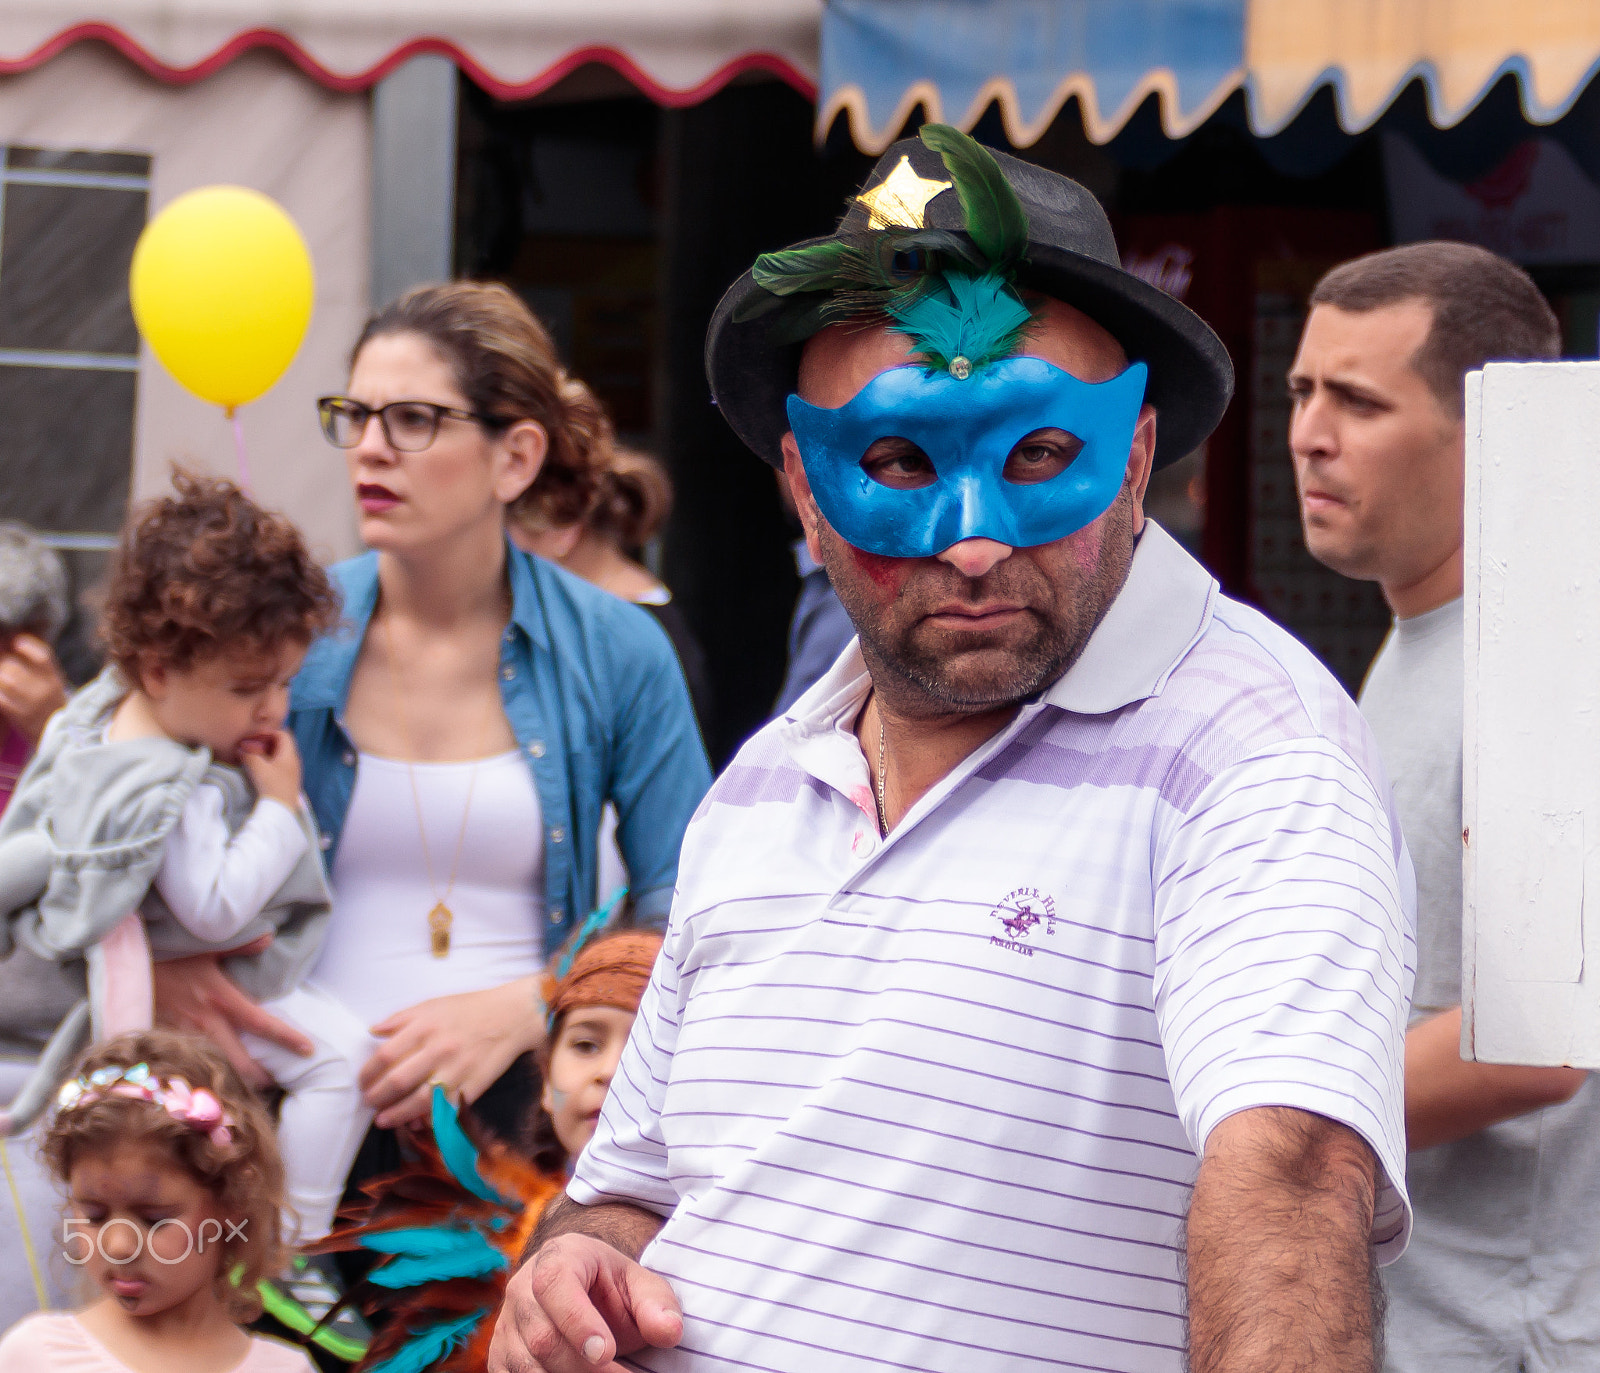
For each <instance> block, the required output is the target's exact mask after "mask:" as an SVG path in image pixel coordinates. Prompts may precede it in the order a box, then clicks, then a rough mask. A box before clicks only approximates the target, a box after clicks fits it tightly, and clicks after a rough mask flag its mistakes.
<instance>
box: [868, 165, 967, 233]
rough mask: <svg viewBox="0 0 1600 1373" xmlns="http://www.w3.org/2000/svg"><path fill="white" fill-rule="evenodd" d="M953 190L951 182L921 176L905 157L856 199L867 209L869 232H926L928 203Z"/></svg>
mask: <svg viewBox="0 0 1600 1373" xmlns="http://www.w3.org/2000/svg"><path fill="white" fill-rule="evenodd" d="M949 189H950V182H948V181H928V180H924V179H923V178H922V177H920V176H918V175H917V173H916V170H915V169H914V168H913V167H912V165H911V159H910V158H909V157H902V158H901V159H900V161H899V162H898V163H897V164H896V166H895V169H894V170H893V171H892V172H890V173H889V175H888V176H886V177H884V179H883V180H882V181H880V182H879V183H878V184H877V185H876V186H874V187H873V188H872V189H871V190H870V191H863V192H862V193H861V194H860V195H858V196H857V197H856V200H857V201H858V202H859V203H860V204H862V205H865V206H866V208H867V213H868V215H869V216H870V218H869V219H868V222H867V228H869V229H922V228H926V227H927V226H926V225H925V224H924V223H923V222H922V220H923V215H924V214H925V212H926V211H927V208H928V202H929V201H930V200H932V199H933V198H934V196H936V195H938V194H939V193H940V192H941V191H948V190H949Z"/></svg>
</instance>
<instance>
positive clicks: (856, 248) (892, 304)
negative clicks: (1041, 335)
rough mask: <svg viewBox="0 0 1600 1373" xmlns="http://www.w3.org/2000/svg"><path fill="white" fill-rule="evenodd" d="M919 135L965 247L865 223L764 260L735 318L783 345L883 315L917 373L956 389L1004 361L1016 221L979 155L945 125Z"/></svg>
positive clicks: (1015, 340) (1012, 338) (1016, 328)
mask: <svg viewBox="0 0 1600 1373" xmlns="http://www.w3.org/2000/svg"><path fill="white" fill-rule="evenodd" d="M919 136H920V138H921V139H922V142H923V144H924V145H925V146H926V147H928V148H929V149H930V150H931V151H933V152H936V153H938V154H939V156H940V158H941V159H942V160H943V162H944V166H945V170H946V172H947V173H948V174H949V176H950V185H951V187H952V188H953V189H954V190H955V192H956V195H957V197H958V198H959V199H960V201H961V211H962V215H963V216H964V218H965V221H966V235H965V237H963V236H962V235H961V234H958V233H955V232H953V231H951V230H949V229H927V228H914V227H899V226H895V225H888V226H885V227H877V228H874V227H871V226H872V225H873V224H876V223H877V219H876V216H873V217H870V218H869V220H868V227H867V228H865V229H855V230H850V231H843V230H841V232H840V233H839V234H838V235H836V236H835V237H833V238H829V239H826V240H824V241H823V242H821V243H813V244H809V245H808V246H806V247H803V248H789V249H786V250H784V251H783V252H777V253H765V254H763V255H762V256H761V257H759V258H757V259H756V263H755V266H754V268H753V269H752V273H751V274H752V276H753V277H754V278H755V282H756V285H758V286H759V287H761V289H762V292H763V294H762V295H760V296H757V297H756V298H755V300H754V301H753V302H752V303H751V304H750V305H748V306H746V307H745V308H744V309H743V310H742V311H740V312H739V313H738V314H736V315H735V319H737V320H748V319H754V318H758V317H760V316H762V315H765V314H771V315H772V316H773V322H772V325H771V337H772V340H773V342H775V343H795V342H798V341H799V340H801V339H805V338H809V337H810V336H811V335H812V334H814V333H816V332H817V331H818V330H819V329H822V328H823V327H825V326H826V325H829V324H835V323H839V322H842V321H848V320H853V319H863V318H866V319H870V318H872V317H874V316H876V317H883V316H887V317H888V318H889V319H890V320H892V321H893V322H894V324H893V327H894V328H895V329H897V330H899V331H900V332H901V333H903V334H905V335H907V337H909V338H910V339H911V340H912V342H913V343H914V344H915V345H916V349H917V351H918V352H919V353H921V354H922V357H923V359H924V364H923V365H924V366H926V367H927V368H928V369H929V370H930V371H949V372H950V373H951V374H952V375H954V376H956V377H957V378H958V379H964V378H966V377H967V376H969V375H970V374H971V373H972V372H973V371H974V370H976V369H977V368H979V367H983V366H985V365H986V364H988V363H990V362H994V361H996V360H998V359H999V358H1003V357H1007V356H1009V355H1010V354H1011V353H1013V352H1015V351H1016V348H1017V346H1018V344H1019V343H1020V342H1021V341H1022V337H1023V335H1024V333H1025V332H1026V331H1027V328H1028V325H1029V324H1030V323H1031V321H1032V313H1031V312H1030V311H1029V309H1028V307H1027V306H1026V305H1024V304H1023V302H1022V300H1021V298H1020V297H1019V296H1018V295H1017V292H1016V288H1015V285H1014V279H1015V276H1016V272H1017V269H1018V268H1019V267H1020V266H1021V265H1022V263H1023V261H1024V259H1025V258H1026V256H1027V251H1028V216H1027V212H1026V211H1025V210H1024V209H1023V207H1022V202H1021V201H1020V200H1019V199H1018V198H1017V193H1016V192H1015V191H1014V190H1012V188H1011V183H1010V182H1008V181H1007V180H1006V178H1005V173H1004V172H1003V171H1002V170H1001V169H1000V164H999V163H998V162H996V161H995V159H994V157H993V156H992V155H991V154H990V153H989V151H988V150H987V149H986V148H984V147H983V146H982V145H981V144H979V143H977V142H976V141H974V140H973V139H972V138H969V137H968V136H967V135H966V134H964V133H962V132H961V131H960V130H959V129H956V128H952V127H951V126H950V125H948V124H925V125H924V126H923V127H922V131H921V133H920V135H919ZM902 165H904V164H902ZM883 184H884V185H887V183H883ZM919 184H920V185H923V186H929V185H932V184H937V183H927V182H919ZM941 189H942V186H941ZM868 194H869V195H870V194H871V192H869V193H868ZM861 199H863V200H865V199H866V197H865V196H863V197H861Z"/></svg>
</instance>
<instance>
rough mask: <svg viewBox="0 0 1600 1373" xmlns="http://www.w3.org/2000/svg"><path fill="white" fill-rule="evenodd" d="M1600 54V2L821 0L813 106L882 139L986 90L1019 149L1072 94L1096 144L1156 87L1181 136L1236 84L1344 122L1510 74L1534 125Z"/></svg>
mask: <svg viewBox="0 0 1600 1373" xmlns="http://www.w3.org/2000/svg"><path fill="white" fill-rule="evenodd" d="M1597 65H1600V0H1539V2H1538V3H1537V4H1533V5H1517V4H1514V3H1512V0H828V3H827V7H826V9H825V10H824V13H823V21H822V84H821V91H820V93H819V96H818V107H817V114H818V121H819V128H821V129H823V130H826V129H827V128H828V127H829V126H830V125H831V124H832V122H833V120H834V118H835V117H836V116H837V115H838V114H839V113H840V112H841V111H842V112H845V113H846V114H847V115H848V117H849V120H850V125H851V131H852V133H853V135H854V137H855V141H856V143H857V144H858V145H859V146H860V147H862V148H863V149H865V150H867V151H869V152H877V151H881V150H882V149H883V148H885V147H887V146H888V144H889V143H890V142H891V141H892V140H893V139H894V137H895V136H896V134H897V133H898V132H899V131H900V129H901V128H902V127H903V126H904V125H905V122H906V120H907V119H908V118H909V117H910V115H911V113H912V111H913V110H914V109H915V108H916V107H917V106H918V105H921V106H922V107H923V109H924V111H925V112H926V116H927V117H928V118H929V119H936V120H944V121H947V122H949V123H954V124H958V125H960V126H961V127H963V128H969V129H970V128H971V127H972V126H973V124H975V123H976V122H977V121H978V119H979V118H980V116H981V115H982V114H983V112H984V110H985V109H986V108H987V107H988V106H989V105H990V103H991V102H997V103H998V105H999V109H1000V114H1001V118H1002V119H1003V120H1004V123H1005V129H1006V136H1007V138H1009V139H1010V140H1011V142H1012V143H1013V144H1014V145H1015V146H1018V147H1025V146H1027V145H1028V144H1030V143H1033V142H1034V141H1036V140H1037V139H1038V138H1039V136H1040V135H1041V134H1042V133H1043V132H1044V130H1045V129H1046V128H1047V127H1048V126H1049V124H1050V122H1051V120H1053V119H1054V118H1055V116H1056V114H1057V113H1058V112H1059V110H1060V109H1061V106H1062V105H1063V104H1064V103H1066V101H1068V100H1069V99H1072V98H1073V97H1077V99H1078V101H1079V104H1080V108H1081V109H1082V112H1083V123H1084V128H1085V130H1086V131H1087V133H1088V135H1089V137H1090V138H1091V139H1092V140H1094V141H1095V142H1097V143H1103V142H1105V141H1107V140H1108V139H1110V138H1111V137H1113V136H1114V135H1115V134H1116V133H1117V131H1118V130H1119V129H1121V128H1122V126H1123V124H1125V123H1126V122H1127V120H1128V118H1129V117H1130V116H1131V115H1132V114H1133V112H1134V110H1136V109H1137V108H1138V107H1139V105H1140V104H1141V103H1143V101H1144V100H1145V99H1146V98H1147V97H1148V96H1150V95H1152V94H1154V95H1155V96H1156V97H1157V99H1158V101H1159V103H1160V112H1161V121H1162V126H1163V128H1164V129H1165V130H1166V132H1167V134H1168V135H1169V136H1171V137H1174V138H1178V137H1182V136H1183V135H1184V134H1187V133H1189V132H1191V131H1192V130H1193V129H1195V128H1196V127H1197V126H1198V125H1200V124H1201V123H1203V122H1204V121H1205V120H1206V119H1207V118H1208V117H1209V116H1210V115H1211V114H1212V113H1213V112H1214V111H1215V110H1216V109H1217V107H1218V106H1219V105H1220V104H1221V103H1222V102H1223V101H1224V100H1226V99H1227V98H1228V97H1229V96H1230V95H1231V94H1232V93H1233V92H1234V91H1236V90H1239V89H1241V88H1242V89H1243V90H1244V91H1245V94H1246V103H1247V107H1248V111H1249V117H1250V123H1251V126H1252V128H1253V129H1254V130H1255V131H1256V132H1257V133H1258V134H1262V135H1267V134H1273V133H1277V132H1278V131H1280V130H1281V129H1283V128H1284V127H1285V126H1286V125H1287V124H1288V123H1289V122H1290V121H1291V120H1292V119H1293V118H1294V117H1295V115H1296V114H1298V113H1299V112H1300V110H1301V109H1303V108H1304V106H1305V104H1306V102H1307V101H1308V100H1309V99H1310V98H1311V96H1312V94H1313V93H1314V92H1315V91H1316V90H1318V89H1319V88H1320V87H1322V86H1331V87H1333V90H1334V99H1335V104H1336V107H1337V110H1338V115H1339V121H1340V123H1341V124H1342V125H1343V127H1344V128H1345V129H1346V130H1347V131H1348V132H1352V133H1354V132H1358V131H1359V130H1361V129H1364V128H1367V127H1368V126H1369V125H1370V124H1372V122H1373V121H1374V120H1376V119H1377V118H1378V117H1379V116H1380V115H1381V114H1382V113H1383V112H1384V110H1386V109H1387V108H1388V106H1389V104H1390V103H1391V102H1392V101H1393V100H1394V98H1395V96H1396V95H1398V94H1399V92H1400V90H1401V89H1402V88H1403V87H1404V86H1405V85H1406V84H1407V83H1408V82H1409V81H1411V80H1413V79H1420V80H1422V81H1423V83H1424V84H1425V86H1426V87H1427V94H1428V102H1429V112H1430V115H1431V116H1432V118H1433V120H1434V122H1435V123H1436V124H1438V125H1439V126H1441V127H1449V126H1450V125H1452V124H1454V123H1456V122H1457V121H1458V120H1460V119H1461V118H1462V117H1463V116H1464V115H1465V114H1467V112H1468V111H1470V110H1471V109H1472V108H1473V106H1474V105H1476V104H1477V103H1478V101H1479V100H1480V99H1481V98H1482V97H1483V95H1484V94H1485V93H1486V92H1487V91H1488V89H1489V88H1490V87H1491V86H1492V85H1494V83H1495V82H1496V81H1498V80H1499V79H1500V78H1501V77H1502V76H1504V75H1505V74H1506V73H1508V72H1509V73H1514V74H1515V75H1516V76H1517V77H1518V78H1519V81H1520V86H1521V93H1522V105H1523V111H1524V113H1525V114H1526V116H1527V118H1528V119H1529V121H1530V122H1533V123H1540V124H1543V123H1550V122H1552V121H1554V120H1556V119H1559V118H1560V117H1561V116H1562V115H1563V114H1565V113H1566V112H1567V110H1568V109H1570V108H1571V106H1572V102H1573V101H1574V100H1575V99H1576V98H1577V96H1578V94H1579V92H1581V91H1582V89H1583V87H1584V86H1585V85H1586V84H1587V83H1588V81H1589V79H1590V78H1591V77H1592V76H1593V75H1594V73H1595V71H1596V67H1597Z"/></svg>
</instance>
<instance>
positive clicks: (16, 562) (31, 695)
mask: <svg viewBox="0 0 1600 1373" xmlns="http://www.w3.org/2000/svg"><path fill="white" fill-rule="evenodd" d="M69 609H70V606H69V603H68V599H67V571H66V568H65V567H64V566H63V565H62V562H61V555H60V554H58V553H57V552H56V551H55V550H54V549H53V548H50V547H47V546H46V545H45V544H44V543H43V542H42V541H41V540H40V538H39V536H38V535H37V534H35V533H34V532H33V531H32V530H31V529H28V528H27V527H26V526H25V525H21V524H15V523H11V522H5V523H0V730H3V734H0V810H4V809H5V806H6V803H7V802H8V801H9V800H10V799H11V793H12V790H13V789H14V788H15V787H16V784H17V778H18V777H20V776H21V775H22V769H23V768H24V767H26V766H27V762H28V759H29V758H30V757H32V756H33V750H34V748H35V746H37V744H38V742H39V736H40V735H41V734H43V733H44V727H45V723H46V721H48V720H49V719H50V717H51V716H52V715H54V714H55V713H56V711H58V710H59V709H61V707H62V706H63V705H65V704H66V700H67V684H66V682H65V681H64V680H63V678H62V675H61V668H60V666H59V664H58V663H57V662H56V656H55V653H54V651H53V649H52V648H51V645H52V644H53V643H54V642H55V639H56V636H57V635H58V634H60V633H61V630H62V628H63V627H64V626H65V625H66V623H67V616H68V611H69Z"/></svg>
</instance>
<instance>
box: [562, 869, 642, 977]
mask: <svg viewBox="0 0 1600 1373" xmlns="http://www.w3.org/2000/svg"><path fill="white" fill-rule="evenodd" d="M627 895H628V889H627V888H626V887H618V888H617V889H616V891H614V892H612V893H611V899H610V900H609V901H607V902H606V904H605V905H603V906H601V907H600V908H599V909H598V910H594V911H590V912H589V915H588V918H587V919H586V920H584V922H583V924H582V925H580V926H579V927H578V932H577V934H575V935H573V937H572V939H571V940H570V941H569V942H568V944H567V951H566V952H565V953H564V954H562V955H561V961H560V962H559V963H557V964H556V978H557V980H558V981H559V980H560V979H561V978H563V977H565V976H566V975H567V974H568V973H570V972H571V971H572V963H573V960H574V959H575V958H577V956H578V955H579V954H580V953H582V952H583V946H584V945H585V944H587V943H588V942H589V941H590V940H591V939H593V938H594V936H595V935H597V934H599V933H600V931H601V930H603V929H605V927H606V925H607V924H608V923H609V922H610V920H611V917H612V916H613V915H614V914H616V910H617V907H618V906H620V905H621V904H622V902H623V900H624V899H625V898H626V897H627Z"/></svg>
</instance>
